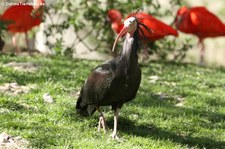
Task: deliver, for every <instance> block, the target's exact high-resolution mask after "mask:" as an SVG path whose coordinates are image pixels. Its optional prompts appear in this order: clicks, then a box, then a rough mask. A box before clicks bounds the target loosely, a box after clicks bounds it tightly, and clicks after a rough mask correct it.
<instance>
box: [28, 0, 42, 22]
mask: <svg viewBox="0 0 225 149" xmlns="http://www.w3.org/2000/svg"><path fill="white" fill-rule="evenodd" d="M44 6H45V0H33V8H34V9H33V11H32V13H31V16H32V17H34V18H38V17H39V18H41V17H42V15H43V11H44Z"/></svg>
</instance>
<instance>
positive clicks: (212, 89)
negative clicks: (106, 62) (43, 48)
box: [0, 55, 225, 149]
mask: <svg viewBox="0 0 225 149" xmlns="http://www.w3.org/2000/svg"><path fill="white" fill-rule="evenodd" d="M12 61H16V62H27V61H29V62H32V63H34V64H37V65H38V70H37V71H36V72H22V71H17V70H14V69H13V68H9V67H4V66H3V65H4V64H7V63H8V62H12ZM100 63H101V62H100V61H86V60H72V59H69V58H62V57H56V58H42V57H10V56H6V55H1V56H0V74H1V75H0V85H2V84H4V83H11V82H17V83H18V84H19V85H29V84H32V85H34V86H35V87H34V88H33V89H32V90H31V91H30V92H29V93H28V94H21V95H13V96H12V95H9V94H7V93H0V120H1V122H0V133H1V132H3V131H4V132H7V133H9V134H11V135H14V136H21V137H23V138H25V139H27V140H28V141H29V142H30V144H31V146H32V147H34V148H55V147H56V148H66V147H67V148H104V149H105V148H177V149H178V148H179V149H180V148H191V147H193V148H204V147H206V148H225V69H224V68H207V67H199V66H196V65H194V64H180V63H174V62H150V63H149V64H142V65H141V67H142V82H141V87H140V89H139V92H138V94H137V97H136V99H135V100H133V101H132V102H129V103H126V104H124V106H123V108H122V110H121V114H120V118H119V128H118V133H119V136H120V137H121V139H122V140H123V142H117V141H113V140H112V139H111V138H110V134H111V132H112V128H113V112H112V111H111V110H110V108H104V113H105V115H106V119H107V124H108V126H109V128H110V130H109V133H107V134H103V133H98V132H97V123H98V114H97V113H95V114H94V115H93V116H92V117H89V118H81V117H79V116H78V115H77V114H76V112H75V104H76V98H77V94H76V92H78V91H79V89H80V88H81V86H82V84H83V82H84V80H85V79H86V77H87V76H88V74H89V73H90V71H91V70H92V69H93V68H94V67H95V66H97V65H98V64H100ZM150 76H157V77H158V79H157V80H155V81H152V80H151V78H150ZM44 93H49V94H50V95H51V96H52V97H53V98H54V101H55V102H54V103H52V104H48V103H45V102H44V101H43V99H42V96H43V94H44ZM180 99H182V100H180Z"/></svg>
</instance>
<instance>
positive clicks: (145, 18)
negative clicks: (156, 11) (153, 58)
mask: <svg viewBox="0 0 225 149" xmlns="http://www.w3.org/2000/svg"><path fill="white" fill-rule="evenodd" d="M107 15H108V18H109V20H110V22H111V23H112V25H111V27H112V29H113V30H114V31H115V32H116V33H119V32H120V31H121V29H122V28H123V23H122V14H121V13H120V11H118V10H116V9H111V10H109V11H108V14H107ZM132 15H134V14H130V15H129V16H128V17H130V16H132ZM136 17H137V19H138V21H139V22H140V23H142V24H145V25H146V26H147V27H148V28H150V29H151V30H152V31H153V33H151V32H149V31H148V29H147V28H145V27H144V26H140V27H141V28H142V30H139V36H140V40H142V41H143V42H144V43H145V44H146V42H149V41H150V42H152V41H155V40H159V39H162V38H164V37H165V36H168V35H173V36H176V37H177V36H178V32H177V31H176V30H175V29H173V28H172V27H171V26H169V25H167V24H165V23H163V22H161V21H159V20H158V19H156V18H154V17H153V16H151V15H149V14H146V13H143V12H138V13H137V14H136ZM141 31H143V33H142V32H141ZM143 35H144V36H143ZM145 53H146V54H148V51H147V49H146V48H145Z"/></svg>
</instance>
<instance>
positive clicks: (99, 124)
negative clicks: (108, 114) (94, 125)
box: [97, 108, 107, 133]
mask: <svg viewBox="0 0 225 149" xmlns="http://www.w3.org/2000/svg"><path fill="white" fill-rule="evenodd" d="M97 110H98V111H99V113H100V117H99V122H98V132H100V130H101V127H102V128H103V131H104V133H106V131H107V126H106V122H105V117H104V115H103V113H102V112H101V111H100V109H99V108H97Z"/></svg>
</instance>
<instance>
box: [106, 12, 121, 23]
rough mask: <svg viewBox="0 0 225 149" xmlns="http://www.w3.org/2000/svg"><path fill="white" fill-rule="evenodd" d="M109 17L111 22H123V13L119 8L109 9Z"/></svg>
mask: <svg viewBox="0 0 225 149" xmlns="http://www.w3.org/2000/svg"><path fill="white" fill-rule="evenodd" d="M108 17H109V20H110V22H121V21H122V19H123V16H122V14H121V13H120V11H119V10H116V9H111V10H109V11H108Z"/></svg>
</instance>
